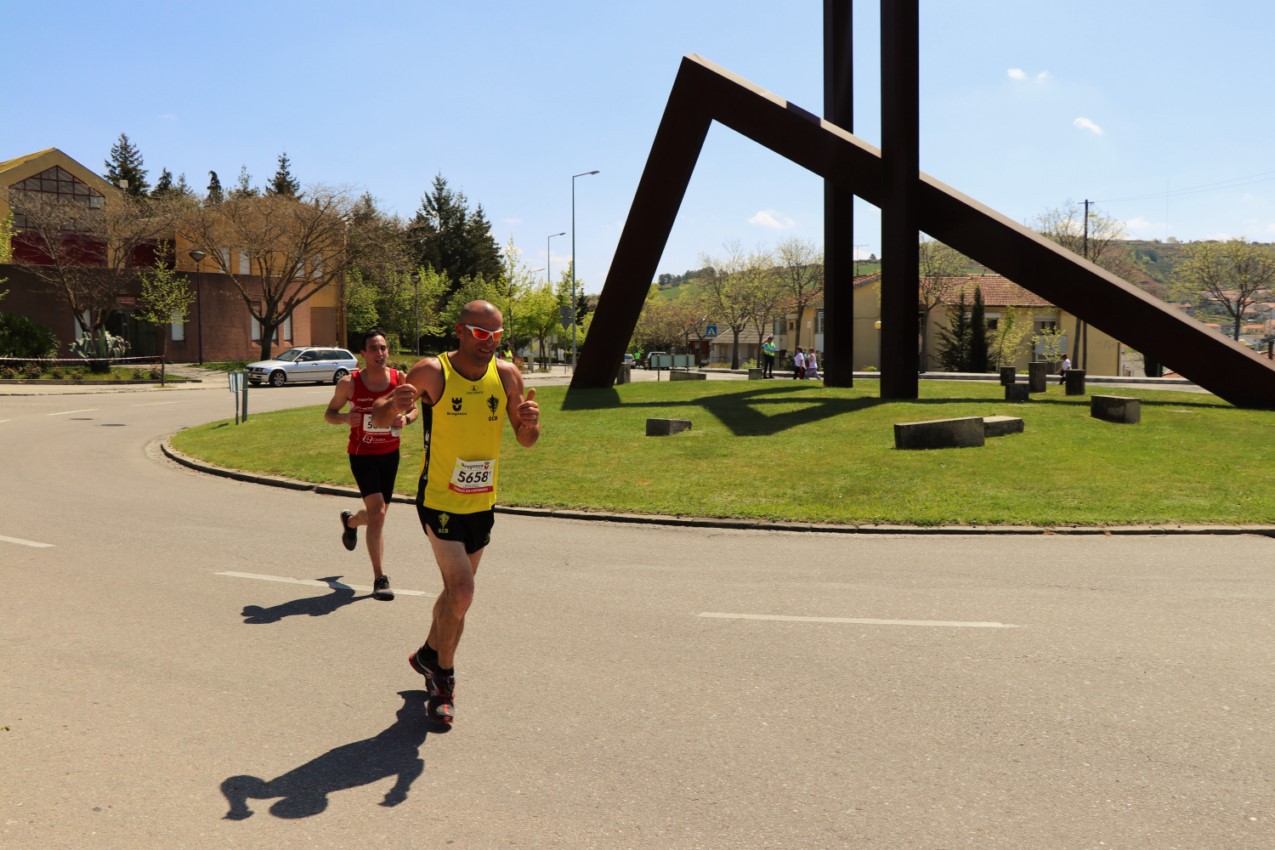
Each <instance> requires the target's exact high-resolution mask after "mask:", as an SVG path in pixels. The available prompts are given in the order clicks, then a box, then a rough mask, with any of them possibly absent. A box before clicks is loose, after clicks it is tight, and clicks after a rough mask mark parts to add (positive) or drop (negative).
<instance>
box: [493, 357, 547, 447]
mask: <svg viewBox="0 0 1275 850" xmlns="http://www.w3.org/2000/svg"><path fill="white" fill-rule="evenodd" d="M496 370H497V372H498V373H499V374H500V382H501V383H502V384H503V385H504V387H505V395H506V396H508V398H509V402H508V404H507V405H506V406H505V414H506V415H507V416H508V417H509V424H510V425H512V426H513V429H514V437H515V438H517V440H518V445H520V446H522V447H524V448H528V449H529V448H531V447H532V446H534V445H535V444H536V440H539V439H540V404H539V403H538V402H537V401H536V388H535V387H532V388H531V389H529V390H527V394H526V395H525V396H524V395H523V383H522V372H521V371H519V369H518V367H517V366H515V365H514V364H512V363H508V362H506V361H497V362H496Z"/></svg>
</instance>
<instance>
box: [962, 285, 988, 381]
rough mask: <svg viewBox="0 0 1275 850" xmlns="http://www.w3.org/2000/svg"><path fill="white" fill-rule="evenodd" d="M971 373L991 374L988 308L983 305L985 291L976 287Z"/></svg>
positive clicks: (971, 314)
mask: <svg viewBox="0 0 1275 850" xmlns="http://www.w3.org/2000/svg"><path fill="white" fill-rule="evenodd" d="M969 340H970V342H969V352H970V353H969V368H968V370H967V371H970V372H989V371H991V370H990V369H989V368H988V362H987V361H988V356H987V308H986V307H985V306H984V305H983V290H982V288H981V287H977V286H976V287H974V309H973V310H972V311H970V336H969Z"/></svg>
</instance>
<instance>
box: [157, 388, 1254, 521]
mask: <svg viewBox="0 0 1275 850" xmlns="http://www.w3.org/2000/svg"><path fill="white" fill-rule="evenodd" d="M875 393H876V388H875V386H872V387H869V388H867V389H858V388H854V389H837V388H826V387H821V386H810V385H802V384H796V383H793V382H783V381H775V382H773V383H772V382H765V383H763V384H758V383H752V382H749V383H743V382H726V381H722V382H704V383H689V382H688V383H635V384H628V385H624V386H620V387H616V388H614V389H608V390H590V391H584V392H575V393H572V394H571V395H570V396H569V397H568V395H567V392H566V388H564V387H541V388H538V389H537V395H536V398H537V400H538V401H539V402H540V403H541V408H542V411H543V416H544V433H543V435H542V437H541V439H540V442H539V444H538V445H537V446H536V447H535V448H534V449H532V450H530V451H528V450H524V449H522V448H520V447H519V446H517V445H516V444H515V443H514V441H513V438H512V436H510V435H509V433H508V432H507V433H506V439H505V446H504V449H503V454H502V459H501V464H502V468H501V471H500V488H501V490H500V494H501V498H500V501H501V503H502V504H505V505H522V506H539V507H553V508H571V509H580V510H603V511H620V512H625V513H652V514H670V515H682V516H704V517H733V518H762V519H770V520H785V521H797V522H832V523H848V524H854V525H862V524H882V523H885V524H890V523H900V524H908V525H921V526H933V525H1033V526H1057V525H1096V526H1102V525H1130V524H1226V525H1244V524H1263V525H1269V524H1275V457H1272V455H1275V441H1273V440H1272V439H1271V436H1270V435H1271V433H1272V431H1273V430H1275V412H1271V411H1252V410H1241V409H1237V408H1235V407H1232V406H1231V405H1229V404H1226V403H1225V402H1222V401H1220V400H1218V399H1216V398H1215V397H1213V396H1210V395H1202V394H1194V393H1180V392H1170V391H1159V390H1142V389H1136V390H1127V389H1120V390H1119V391H1118V394H1120V395H1126V396H1132V397H1135V398H1139V399H1141V400H1142V422H1141V423H1140V424H1138V425H1118V424H1114V423H1109V422H1102V421H1099V420H1097V419H1093V418H1091V417H1090V416H1089V397H1088V396H1065V395H1063V392H1062V388H1061V387H1057V386H1054V385H1051V386H1050V388H1049V391H1048V392H1047V393H1046V394H1044V395H1043V396H1042V395H1035V396H1033V400H1032V401H1030V402H1028V403H1025V404H1008V403H1006V402H1005V401H1004V393H1003V390H1002V388H1001V387H1000V386H999V385H997V384H990V383H975V382H969V383H956V382H939V381H927V382H922V384H921V397H920V398H919V399H917V400H914V401H885V400H882V399H879V398H877V397H876V394H875ZM998 414H1004V415H1012V416H1019V417H1021V418H1022V419H1023V420H1024V423H1025V426H1026V428H1025V432H1024V433H1022V434H1015V435H1011V436H1006V437H997V438H994V439H989V440H988V441H987V445H986V446H984V447H983V448H981V449H977V448H972V449H950V450H935V451H898V450H896V449H895V448H894V433H893V425H894V423H896V422H909V421H917V420H922V419H939V418H951V417H960V416H992V415H998ZM647 417H674V418H682V419H690V420H691V421H692V422H693V429H692V430H691V431H689V432H685V433H683V434H679V435H677V436H674V437H646V436H644V434H645V422H646V419H647ZM346 435H347V432H346V430H345V429H343V428H336V427H333V426H330V425H327V424H325V423H324V422H323V420H322V408H321V407H312V408H302V409H297V410H289V411H283V412H279V413H270V414H259V415H254V416H253V417H252V418H251V419H250V420H249V421H248V422H247V423H246V424H244V425H240V426H238V427H236V426H234V425H233V424H232V423H231V422H230V421H222V422H214V423H209V424H207V425H203V426H199V427H196V428H191V429H188V430H186V431H183V432H181V433H179V434H178V435H177V436H176V437H175V438H174V445H175V446H176V447H177V448H178V449H179V450H181V451H182V452H185V453H187V454H189V455H192V456H195V457H199V458H203V459H204V460H207V461H209V462H211V463H213V464H216V465H219V466H225V467H230V468H234V469H242V470H248V471H254V472H260V473H267V474H276V475H286V476H288V477H292V478H298V479H301V480H305V481H312V482H316V483H333V484H351V483H352V479H351V477H350V473H349V466H348V462H347V460H346V456H345V441H346ZM420 445H421V433H420V430H419V428H417V427H413V428H409V429H408V430H407V431H406V432H405V433H404V459H403V463H402V466H401V468H400V473H399V476H400V477H399V481H398V487H397V488H396V491H397V492H400V493H413V492H415V489H416V488H415V476H416V473H417V470H418V466H419V459H418V458H419V447H420Z"/></svg>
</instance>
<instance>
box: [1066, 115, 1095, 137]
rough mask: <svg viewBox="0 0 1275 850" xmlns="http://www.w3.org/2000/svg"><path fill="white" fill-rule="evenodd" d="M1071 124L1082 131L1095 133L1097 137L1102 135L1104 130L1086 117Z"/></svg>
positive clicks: (1081, 117)
mask: <svg viewBox="0 0 1275 850" xmlns="http://www.w3.org/2000/svg"><path fill="white" fill-rule="evenodd" d="M1071 123H1072V124H1074V125H1075V126H1077V127H1079V128H1080V129H1082V130H1088V131H1089V132H1091V133H1093V134H1094V135H1095V136H1101V135H1102V128H1101V127H1099V126H1098V125H1097V124H1095V123H1094V122H1093V121H1091V120H1089V119H1088V118H1086V117H1084V116H1083V115H1082V116H1080V117H1079V118H1077V119H1076V120H1075V121H1072V122H1071Z"/></svg>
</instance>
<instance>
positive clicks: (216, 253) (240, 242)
mask: <svg viewBox="0 0 1275 850" xmlns="http://www.w3.org/2000/svg"><path fill="white" fill-rule="evenodd" d="M349 211H350V203H349V201H348V199H347V198H346V196H345V195H344V194H343V193H341V192H338V191H335V190H331V189H326V188H322V187H318V188H313V189H311V190H310V191H309V192H307V193H306V196H305V200H304V201H300V200H297V199H295V198H289V197H286V196H283V195H244V194H239V195H235V194H233V193H232V195H231V196H229V197H227V198H226V200H225V201H224V202H223V203H220V204H207V205H203V206H200V207H197V208H191V209H190V210H189V211H188V214H187V216H186V217H185V219H184V220H183V221H182V223H181V232H182V235H183V236H185V237H186V239H187V240H189V241H190V242H191V244H192V246H193V247H196V248H200V249H201V250H203V251H205V252H206V253H207V255H208V256H209V257H210V258H212V259H213V260H214V262H216V264H217V268H218V269H219V270H220V271H221V272H222V274H224V275H225V276H226V278H227V279H228V280H229V281H230V282H231V283H232V284H233V285H234V287H235V289H236V290H238V292H239V295H240V296H241V297H242V298H243V300H244V303H245V304H246V305H247V306H248V312H249V313H250V314H251V315H252V317H253V318H254V319H256V320H257V322H258V323H260V325H261V357H262V359H263V360H268V359H269V358H270V352H271V348H272V346H273V341H274V335H275V331H276V330H277V329H278V328H279V327H280V326H281V325H282V324H283V323H284V322H286V321H287V320H288V319H289V318H290V317H291V316H292V312H293V311H294V310H295V309H296V308H297V307H299V306H301V305H302V304H304V303H305V302H306V301H308V300H310V299H311V298H313V297H314V296H315V295H316V294H317V293H318V292H320V291H322V290H323V289H324V288H326V287H328V286H331V285H332V284H334V283H336V282H337V281H339V280H341V279H342V278H343V277H344V276H345V273H346V271H347V270H348V269H349V267H350V251H349V250H348V241H349V227H348V221H349V216H348V213H349Z"/></svg>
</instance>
